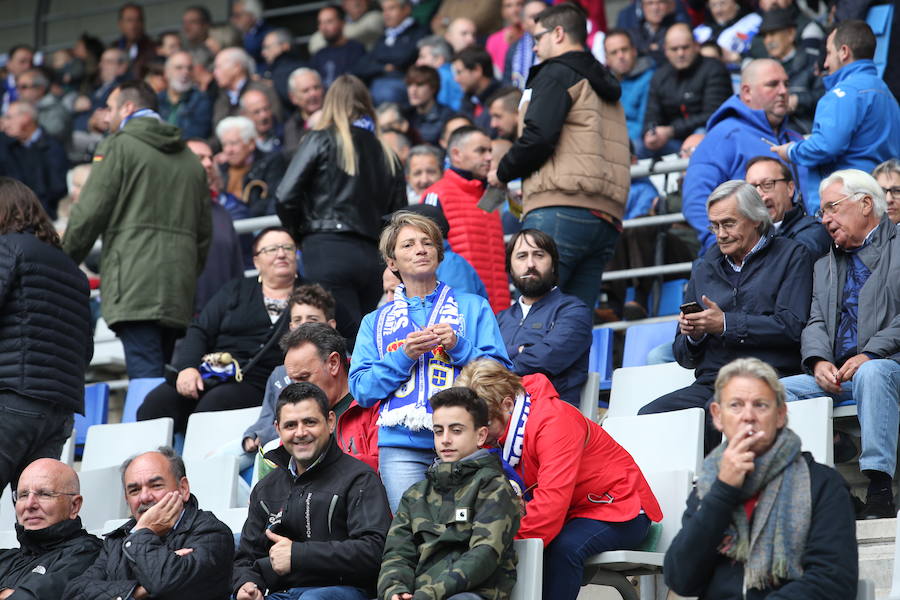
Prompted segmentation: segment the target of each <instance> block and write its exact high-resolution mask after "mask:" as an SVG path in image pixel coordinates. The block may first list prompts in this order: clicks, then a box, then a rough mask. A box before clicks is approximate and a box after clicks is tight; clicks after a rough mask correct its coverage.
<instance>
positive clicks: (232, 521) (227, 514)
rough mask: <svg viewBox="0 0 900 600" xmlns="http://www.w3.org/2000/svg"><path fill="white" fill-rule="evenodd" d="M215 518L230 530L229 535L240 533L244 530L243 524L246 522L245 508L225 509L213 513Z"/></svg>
mask: <svg viewBox="0 0 900 600" xmlns="http://www.w3.org/2000/svg"><path fill="white" fill-rule="evenodd" d="M213 512H215V514H216V518H218V519H219V520H220V521H222V522H223V523H225V524H226V525H228V527H229V528H231V533H240V532H241V530H242V529H244V523H245V522H246V521H247V507H246V506H241V507H239V508H226V509H222V510H216V511H213Z"/></svg>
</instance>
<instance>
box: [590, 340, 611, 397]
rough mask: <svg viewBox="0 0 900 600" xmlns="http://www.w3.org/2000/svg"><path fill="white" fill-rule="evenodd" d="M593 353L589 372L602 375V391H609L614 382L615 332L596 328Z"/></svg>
mask: <svg viewBox="0 0 900 600" xmlns="http://www.w3.org/2000/svg"><path fill="white" fill-rule="evenodd" d="M592 334H593V341H592V342H591V353H590V358H589V359H588V372H589V373H600V389H601V390H608V389H609V388H610V385H611V384H612V381H611V380H610V377H611V376H612V359H613V330H612V329H609V328H608V327H595V328H594V329H593V331H592Z"/></svg>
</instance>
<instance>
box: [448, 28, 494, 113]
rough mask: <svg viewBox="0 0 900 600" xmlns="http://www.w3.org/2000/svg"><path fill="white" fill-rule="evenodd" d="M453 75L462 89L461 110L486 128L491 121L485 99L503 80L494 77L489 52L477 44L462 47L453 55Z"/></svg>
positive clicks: (491, 94)
mask: <svg viewBox="0 0 900 600" xmlns="http://www.w3.org/2000/svg"><path fill="white" fill-rule="evenodd" d="M453 78H454V79H455V80H456V83H458V84H459V87H460V88H462V91H463V99H462V103H461V104H460V112H462V113H463V114H464V115H468V116H470V117H471V118H472V119H473V120H474V121H475V126H476V127H480V128H481V129H485V130H487V129H488V127H490V124H491V113H490V112H489V111H488V107H487V104H486V103H487V101H488V99H489V98H490V97H491V96H493V95H494V94H495V93H497V90H499V89H500V87H501V86H502V84H501V83H500V82H499V81H497V80H496V79H494V67H493V65H492V64H491V55H490V54H488V53H487V50H485V49H484V48H482V47H480V46H473V47H469V48H465V49H463V50H461V51H460V52H458V53H456V54H455V55H454V56H453Z"/></svg>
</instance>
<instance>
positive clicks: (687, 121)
mask: <svg viewBox="0 0 900 600" xmlns="http://www.w3.org/2000/svg"><path fill="white" fill-rule="evenodd" d="M731 95H732V89H731V76H730V75H729V74H728V69H726V68H725V65H723V64H722V62H721V61H718V60H716V59H714V58H707V57H705V56H700V55H699V54H698V55H697V58H695V59H694V62H692V63H691V64H690V66H688V68H686V69H684V70H682V71H678V70H676V69H675V67H673V66H672V63H670V62H669V61H666V62H664V63H663V64H662V65H661V66H660V67H659V68H658V69H657V70H656V72H655V73H654V74H653V78H652V79H650V96H649V97H648V98H647V111H646V112H645V113H644V131H643V132H644V133H647V131H648V130H650V129H651V128H652V127H655V126H658V125H668V126H671V127H672V128H673V129H674V130H675V133H674V134H673V138H674V139H677V140H683V139H684V138H686V137H687V136H689V135H690V134H692V133H694V130H696V129H697V128H699V127H706V122H707V121H708V120H709V118H710V117H711V116H712V114H713V113H714V112H715V111H716V109H717V108H719V106H721V104H722V103H723V102H725V101H726V100H728V98H729V97H730V96H731Z"/></svg>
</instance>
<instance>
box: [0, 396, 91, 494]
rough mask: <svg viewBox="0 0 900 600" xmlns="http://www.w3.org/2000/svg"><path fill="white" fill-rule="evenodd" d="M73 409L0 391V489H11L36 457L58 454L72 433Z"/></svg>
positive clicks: (14, 487)
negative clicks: (1, 441) (9, 487)
mask: <svg viewBox="0 0 900 600" xmlns="http://www.w3.org/2000/svg"><path fill="white" fill-rule="evenodd" d="M74 422H75V418H74V417H73V416H72V410H71V409H68V408H62V407H59V406H56V405H54V404H50V403H49V402H40V401H38V400H31V399H30V398H25V397H23V396H19V395H18V394H15V393H13V392H9V391H3V392H0V439H2V440H3V443H2V444H0V492H2V491H3V488H4V487H6V485H7V484H10V483H11V484H12V486H13V489H16V485H17V484H18V482H19V475H21V474H22V471H24V470H25V467H27V466H28V465H30V464H31V463H32V462H34V461H36V460H37V459H39V458H57V459H58V458H59V455H60V453H61V452H62V448H63V446H64V445H65V443H66V440H67V439H69V436H70V435H72V425H73V424H74Z"/></svg>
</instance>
